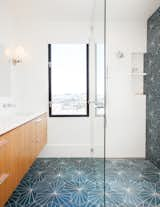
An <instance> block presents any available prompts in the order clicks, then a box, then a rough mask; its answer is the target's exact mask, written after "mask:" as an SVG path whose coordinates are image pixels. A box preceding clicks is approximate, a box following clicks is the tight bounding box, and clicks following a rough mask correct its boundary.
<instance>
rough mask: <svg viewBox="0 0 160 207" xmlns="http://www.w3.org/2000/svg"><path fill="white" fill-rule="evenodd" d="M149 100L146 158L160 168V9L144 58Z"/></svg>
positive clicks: (154, 17) (152, 23) (152, 21)
mask: <svg viewBox="0 0 160 207" xmlns="http://www.w3.org/2000/svg"><path fill="white" fill-rule="evenodd" d="M144 60H145V61H144V68H145V69H144V70H145V72H146V73H147V76H146V77H145V81H144V87H145V94H146V98H147V111H146V125H147V126H146V129H147V131H146V137H147V143H146V156H147V159H149V160H151V161H152V162H153V163H154V164H156V165H157V166H158V167H160V8H159V9H158V10H157V11H156V12H155V13H154V14H153V15H152V16H151V17H150V18H149V20H148V37H147V53H146V54H145V58H144Z"/></svg>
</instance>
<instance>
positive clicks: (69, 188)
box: [5, 158, 160, 207]
mask: <svg viewBox="0 0 160 207" xmlns="http://www.w3.org/2000/svg"><path fill="white" fill-rule="evenodd" d="M105 166H106V169H105V170H104V160H103V159H93V158H91V159H90V158H86V159H85V158H82V159H76V158H75V159H74V158H71V159H69V158H68V159H67V158H66V159H65V158H62V159H60V158H59V159H57V158H53V159H37V160H36V162H35V163H34V164H33V166H32V167H31V169H30V170H29V172H28V173H27V174H26V176H25V177H24V179H23V180H22V181H21V183H20V184H19V186H18V187H17V189H16V190H15V192H14V193H13V195H12V196H11V198H10V199H9V201H8V202H7V203H6V205H5V207H104V206H105V207H160V170H159V169H158V168H157V167H155V166H154V165H153V164H152V163H151V162H149V161H147V160H125V159H124V160H106V165H105ZM104 172H105V179H104ZM104 182H105V185H104ZM104 187H105V188H104ZM104 189H105V193H104ZM104 201H105V205H104Z"/></svg>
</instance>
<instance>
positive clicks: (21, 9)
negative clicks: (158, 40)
mask: <svg viewBox="0 0 160 207" xmlns="http://www.w3.org/2000/svg"><path fill="white" fill-rule="evenodd" d="M6 1H7V2H8V6H9V8H10V11H11V12H12V14H13V15H14V17H15V18H17V19H21V18H22V17H23V18H24V19H28V20H29V19H30V20H39V21H48V22H53V21H54V22H57V21H70V22H72V21H90V20H91V17H92V14H93V7H94V4H95V5H96V7H95V8H96V9H95V12H94V13H95V15H94V19H96V20H97V21H102V20H103V16H104V0H6ZM159 6H160V0H107V17H108V18H110V19H112V20H146V19H148V17H149V16H151V15H152V13H154V11H155V10H156V9H157V8H158V7H159Z"/></svg>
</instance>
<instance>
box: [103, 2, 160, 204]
mask: <svg viewBox="0 0 160 207" xmlns="http://www.w3.org/2000/svg"><path fill="white" fill-rule="evenodd" d="M123 2H124V1H123ZM123 2H122V1H121V0H120V1H116V0H109V1H108V4H107V14H108V15H107V39H106V42H107V51H108V54H107V65H108V75H107V109H106V110H107V127H106V168H105V172H106V178H105V180H106V192H105V196H106V197H105V201H106V207H111V206H115V207H122V206H123V207H157V206H159V205H160V197H159V195H160V194H159V193H160V190H159V187H160V185H159V178H160V177H159V175H160V169H159V160H160V153H159V152H160V139H159V123H160V122H159V120H160V104H159V103H160V98H159V97H160V93H159V91H160V90H159V86H160V84H159V83H160V75H159V74H160V70H159V68H160V67H159V66H160V61H159V60H160V58H159V57H160V56H159V47H158V45H159V44H160V41H159V40H160V33H159V31H160V26H159V25H160V24H159V22H160V15H159V12H160V9H158V8H159V7H160V2H157V3H155V2H153V1H147V2H146V1H140V2H141V7H139V4H137V3H136V2H137V1H126V2H128V3H126V6H125V7H122V6H121V5H122V4H123ZM117 8H118V10H117ZM151 8H152V9H151ZM138 9H139V11H140V13H141V15H139V16H137V14H138V13H137V11H138ZM157 9H158V10H157ZM128 11H130V12H128ZM157 175H158V176H157Z"/></svg>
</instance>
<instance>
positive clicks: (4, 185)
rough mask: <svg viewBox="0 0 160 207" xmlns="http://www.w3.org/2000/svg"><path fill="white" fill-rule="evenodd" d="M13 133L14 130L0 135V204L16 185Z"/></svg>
mask: <svg viewBox="0 0 160 207" xmlns="http://www.w3.org/2000/svg"><path fill="white" fill-rule="evenodd" d="M13 135H14V131H12V132H9V133H7V134H5V135H3V136H1V137H0V204H4V201H6V200H7V198H8V197H9V196H10V195H11V194H12V192H13V190H14V189H15V188H16V185H17V179H16V166H15V163H16V158H17V156H15V155H17V153H16V150H15V144H14V141H15V140H14V139H13ZM0 206H1V205H0ZM2 206H3V205H2Z"/></svg>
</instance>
